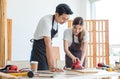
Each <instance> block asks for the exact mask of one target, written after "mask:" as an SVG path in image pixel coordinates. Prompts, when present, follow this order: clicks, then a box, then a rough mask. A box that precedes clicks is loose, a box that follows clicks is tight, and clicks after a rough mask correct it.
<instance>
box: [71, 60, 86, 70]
mask: <svg viewBox="0 0 120 79" xmlns="http://www.w3.org/2000/svg"><path fill="white" fill-rule="evenodd" d="M71 69H84V67H83V66H82V65H81V63H80V61H78V60H76V62H74V63H73V64H72V68H71Z"/></svg>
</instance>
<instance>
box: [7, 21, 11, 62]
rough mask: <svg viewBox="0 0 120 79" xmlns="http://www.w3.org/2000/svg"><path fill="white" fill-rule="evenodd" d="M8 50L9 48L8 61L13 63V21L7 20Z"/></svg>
mask: <svg viewBox="0 0 120 79" xmlns="http://www.w3.org/2000/svg"><path fill="white" fill-rule="evenodd" d="M7 38H8V40H7V42H8V45H7V48H8V53H7V54H8V57H7V61H11V59H12V58H11V57H12V19H7Z"/></svg>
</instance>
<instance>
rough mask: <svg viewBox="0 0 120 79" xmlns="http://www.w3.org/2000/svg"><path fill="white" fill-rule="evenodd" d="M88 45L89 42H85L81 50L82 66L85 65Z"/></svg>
mask: <svg viewBox="0 0 120 79" xmlns="http://www.w3.org/2000/svg"><path fill="white" fill-rule="evenodd" d="M87 44H88V43H87V42H83V43H82V46H81V49H82V56H81V64H83V62H84V59H85V56H86V50H87Z"/></svg>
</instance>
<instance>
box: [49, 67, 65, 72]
mask: <svg viewBox="0 0 120 79" xmlns="http://www.w3.org/2000/svg"><path fill="white" fill-rule="evenodd" d="M50 71H51V72H63V69H60V68H55V67H51V68H50Z"/></svg>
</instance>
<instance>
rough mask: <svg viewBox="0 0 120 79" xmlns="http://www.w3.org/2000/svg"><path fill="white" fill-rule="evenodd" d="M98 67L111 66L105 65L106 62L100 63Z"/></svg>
mask: <svg viewBox="0 0 120 79" xmlns="http://www.w3.org/2000/svg"><path fill="white" fill-rule="evenodd" d="M98 67H106V68H110V66H108V65H105V64H104V63H98Z"/></svg>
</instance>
